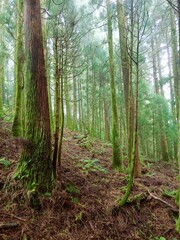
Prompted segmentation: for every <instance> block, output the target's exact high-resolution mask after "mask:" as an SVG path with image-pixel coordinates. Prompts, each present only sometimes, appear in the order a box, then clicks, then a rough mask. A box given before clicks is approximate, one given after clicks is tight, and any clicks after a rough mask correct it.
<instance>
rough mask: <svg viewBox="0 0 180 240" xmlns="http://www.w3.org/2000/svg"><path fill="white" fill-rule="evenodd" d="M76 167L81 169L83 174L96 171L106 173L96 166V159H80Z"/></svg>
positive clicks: (98, 165)
mask: <svg viewBox="0 0 180 240" xmlns="http://www.w3.org/2000/svg"><path fill="white" fill-rule="evenodd" d="M78 166H79V167H81V168H82V171H83V173H85V174H88V172H97V171H99V172H102V173H107V170H106V169H105V168H103V167H102V166H101V165H100V164H98V159H81V160H80V163H79V164H78Z"/></svg>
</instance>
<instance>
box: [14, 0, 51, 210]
mask: <svg viewBox="0 0 180 240" xmlns="http://www.w3.org/2000/svg"><path fill="white" fill-rule="evenodd" d="M24 18H25V24H24V26H25V52H26V57H27V59H26V61H27V63H26V64H27V75H26V78H27V79H26V118H27V119H26V123H27V126H26V136H25V137H26V140H24V148H23V151H22V154H21V156H20V162H19V165H18V169H17V171H16V176H17V177H19V178H21V179H22V178H23V179H24V180H25V183H26V188H27V190H29V191H30V192H31V193H32V197H31V199H30V202H31V204H32V206H33V207H36V205H39V204H40V203H39V202H37V199H38V195H39V193H46V192H51V191H52V188H53V167H52V159H51V133H50V116H49V103H48V91H47V78H46V73H45V61H44V52H43V39H42V26H41V15H40V1H37V0H24Z"/></svg>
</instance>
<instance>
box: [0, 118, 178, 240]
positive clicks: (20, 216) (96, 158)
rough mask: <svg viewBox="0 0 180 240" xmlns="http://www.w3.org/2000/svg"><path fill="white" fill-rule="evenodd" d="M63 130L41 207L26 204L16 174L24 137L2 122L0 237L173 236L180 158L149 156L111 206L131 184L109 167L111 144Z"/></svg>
mask: <svg viewBox="0 0 180 240" xmlns="http://www.w3.org/2000/svg"><path fill="white" fill-rule="evenodd" d="M81 136H82V135H81V134H80V133H77V132H71V131H69V130H65V133H64V138H63V151H62V168H61V170H60V174H59V176H58V180H57V183H56V187H55V189H54V191H53V193H52V195H51V196H49V197H45V196H44V197H42V198H41V203H42V209H41V210H40V211H36V210H33V209H32V208H30V207H29V206H28V196H27V194H26V191H25V190H24V188H23V187H22V186H21V182H17V181H16V182H15V181H14V180H12V176H13V173H14V171H15V168H16V165H17V162H18V156H19V154H20V149H21V146H19V145H20V141H19V140H18V139H13V138H12V137H11V135H10V124H7V123H3V122H0V240H1V239H5V240H17V239H18V240H19V239H23V240H28V239H33V240H42V239H47V240H51V239H54V240H55V239H59V240H61V239H62V240H66V239H67V240H86V239H93V240H96V239H97V240H98V239H99V240H116V239H119V240H121V239H122V240H128V239H129V240H135V239H142V240H147V239H154V240H155V239H156V240H165V239H166V240H175V239H177V240H178V239H180V235H178V234H177V232H176V230H175V219H176V218H177V214H178V209H177V207H176V204H175V200H174V197H173V196H174V192H175V190H176V189H177V187H178V185H177V175H178V171H177V167H176V164H167V163H163V162H160V161H158V162H152V161H151V163H148V162H145V163H144V165H143V168H142V173H143V174H142V177H141V179H136V180H135V181H134V185H133V191H132V193H131V195H130V199H129V201H128V203H127V204H126V205H125V206H123V207H122V208H121V209H119V211H113V209H114V206H116V205H117V201H118V200H119V199H120V198H121V197H122V196H123V193H124V191H125V189H126V185H127V176H126V174H125V173H119V172H115V171H114V170H113V169H112V168H111V158H112V150H111V147H110V144H107V143H102V142H101V141H99V140H97V139H92V138H88V137H87V138H82V137H81Z"/></svg>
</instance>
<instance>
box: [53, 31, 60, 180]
mask: <svg viewBox="0 0 180 240" xmlns="http://www.w3.org/2000/svg"><path fill="white" fill-rule="evenodd" d="M54 35H55V36H54V58H55V94H54V115H55V134H54V152H53V172H54V176H55V177H56V171H57V169H56V168H57V160H58V148H59V127H60V76H59V75H60V74H59V58H58V32H57V31H56V32H55V34H54Z"/></svg>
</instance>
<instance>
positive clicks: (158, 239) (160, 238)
mask: <svg viewBox="0 0 180 240" xmlns="http://www.w3.org/2000/svg"><path fill="white" fill-rule="evenodd" d="M154 240H166V238H164V237H162V236H160V237H156V238H155V239H154Z"/></svg>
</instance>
